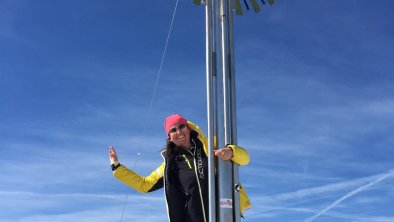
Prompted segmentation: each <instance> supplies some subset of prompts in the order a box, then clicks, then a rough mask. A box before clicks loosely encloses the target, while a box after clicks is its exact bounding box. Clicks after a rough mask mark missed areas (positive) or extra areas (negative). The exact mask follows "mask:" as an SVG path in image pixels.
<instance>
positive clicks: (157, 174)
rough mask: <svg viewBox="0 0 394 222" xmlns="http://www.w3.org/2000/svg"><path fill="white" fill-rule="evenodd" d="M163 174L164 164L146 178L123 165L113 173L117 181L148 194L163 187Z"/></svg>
mask: <svg viewBox="0 0 394 222" xmlns="http://www.w3.org/2000/svg"><path fill="white" fill-rule="evenodd" d="M163 172H164V162H163V163H162V164H161V165H160V166H159V167H158V168H157V169H156V170H154V171H153V172H152V173H151V174H149V176H146V177H144V176H141V175H139V174H137V173H135V172H134V171H132V170H130V169H128V168H126V167H125V166H123V165H120V166H119V167H118V168H117V169H116V170H115V171H113V175H114V176H115V177H116V179H118V180H119V181H121V182H122V183H124V184H126V185H127V186H130V187H132V188H134V189H135V190H137V191H139V192H143V193H147V192H150V191H153V190H157V189H159V188H161V187H163Z"/></svg>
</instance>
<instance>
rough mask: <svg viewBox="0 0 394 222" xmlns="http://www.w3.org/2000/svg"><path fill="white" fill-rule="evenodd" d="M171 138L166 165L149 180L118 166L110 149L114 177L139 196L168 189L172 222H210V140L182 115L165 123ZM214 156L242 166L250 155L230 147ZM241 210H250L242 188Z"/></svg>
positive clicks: (168, 140)
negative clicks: (140, 193)
mask: <svg viewBox="0 0 394 222" xmlns="http://www.w3.org/2000/svg"><path fill="white" fill-rule="evenodd" d="M164 129H165V132H166V134H167V136H168V138H167V146H166V148H165V149H164V150H163V151H162V156H163V158H164V161H163V163H162V164H161V165H160V166H159V167H158V168H157V169H156V170H154V171H153V172H152V173H151V174H150V175H149V176H146V177H144V176H140V175H138V174H136V173H135V172H133V171H132V170H130V169H127V168H126V167H125V166H123V165H121V164H120V163H119V162H118V156H117V155H116V152H115V149H114V148H113V147H112V146H111V147H110V148H109V157H110V161H111V167H112V171H113V174H114V176H115V177H116V178H117V179H118V180H120V181H121V182H123V183H125V184H126V185H128V186H131V187H133V188H134V189H136V190H138V191H140V192H144V193H147V192H152V191H155V190H157V189H160V188H163V187H164V188H165V197H166V203H167V212H168V219H169V221H171V222H207V220H208V157H207V149H208V148H207V147H208V145H207V139H206V138H205V137H204V135H203V133H202V132H201V130H200V128H199V127H198V126H197V125H195V124H194V123H192V122H189V121H187V120H186V119H185V118H183V117H182V116H181V115H179V114H173V115H171V116H169V117H167V118H166V120H165V121H164ZM214 152H215V156H217V157H218V158H220V159H222V160H232V161H233V162H234V163H237V164H239V165H246V164H247V163H248V162H249V154H248V153H247V152H246V151H245V150H244V149H243V148H241V147H239V146H235V145H228V146H227V147H225V148H222V149H219V150H215V151H214ZM240 205H241V206H240V208H241V209H240V210H241V212H243V211H244V210H245V209H247V208H250V203H249V199H248V197H247V195H246V193H245V191H244V190H243V188H242V187H241V190H240Z"/></svg>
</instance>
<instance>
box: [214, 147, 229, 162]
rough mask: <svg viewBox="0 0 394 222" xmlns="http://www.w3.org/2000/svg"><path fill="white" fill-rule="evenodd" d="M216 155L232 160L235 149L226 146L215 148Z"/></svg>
mask: <svg viewBox="0 0 394 222" xmlns="http://www.w3.org/2000/svg"><path fill="white" fill-rule="evenodd" d="M213 152H215V156H217V157H219V158H220V159H222V160H230V159H231V158H233V149H231V148H228V147H224V148H222V149H218V150H214V151H213Z"/></svg>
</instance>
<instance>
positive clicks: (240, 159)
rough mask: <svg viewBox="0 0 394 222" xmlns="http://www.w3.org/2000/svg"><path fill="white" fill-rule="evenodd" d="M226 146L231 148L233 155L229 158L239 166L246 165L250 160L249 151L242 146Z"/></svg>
mask: <svg viewBox="0 0 394 222" xmlns="http://www.w3.org/2000/svg"><path fill="white" fill-rule="evenodd" d="M227 147H229V148H231V149H232V150H233V157H232V158H231V160H232V161H233V162H234V163H236V164H239V165H241V166H243V165H246V164H248V163H249V161H250V157H249V153H248V152H247V151H246V150H245V149H244V148H242V147H240V146H237V145H231V144H230V145H227Z"/></svg>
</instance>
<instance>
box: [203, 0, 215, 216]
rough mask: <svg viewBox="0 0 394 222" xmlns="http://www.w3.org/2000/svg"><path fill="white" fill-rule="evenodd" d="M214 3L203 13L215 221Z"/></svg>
mask: <svg viewBox="0 0 394 222" xmlns="http://www.w3.org/2000/svg"><path fill="white" fill-rule="evenodd" d="M215 8H216V7H215V1H207V3H206V9H205V10H206V11H205V17H206V18H205V21H206V82H207V116H208V183H209V184H208V193H209V210H208V212H209V219H208V221H211V222H215V221H216V205H217V204H216V203H217V201H216V187H215V185H216V177H215V168H216V167H215V159H214V156H213V150H214V147H215V144H214V143H215V140H214V138H215V135H216V134H217V130H216V128H217V124H216V122H217V120H216V119H217V118H216V113H217V112H216V110H217V109H216V103H217V99H216V95H217V92H216V87H215V86H216V77H217V66H216V49H215V47H216V46H215V38H214V36H215V35H216V34H215V33H216V26H215V22H214V21H215V20H214V18H215Z"/></svg>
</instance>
